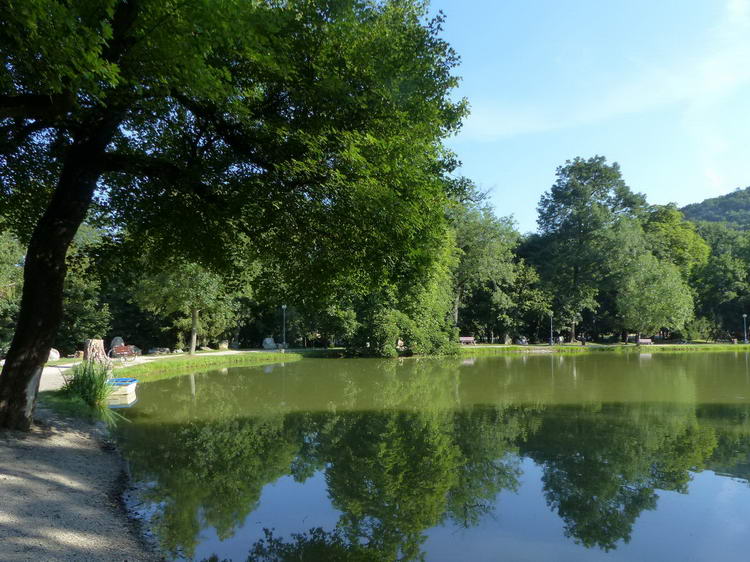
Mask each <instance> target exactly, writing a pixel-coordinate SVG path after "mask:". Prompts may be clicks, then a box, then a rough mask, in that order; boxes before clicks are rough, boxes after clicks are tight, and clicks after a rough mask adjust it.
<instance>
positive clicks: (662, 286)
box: [617, 254, 693, 335]
mask: <svg viewBox="0 0 750 562" xmlns="http://www.w3.org/2000/svg"><path fill="white" fill-rule="evenodd" d="M617 308H618V311H619V314H620V316H621V317H622V321H623V324H624V326H625V327H626V328H627V329H630V330H634V331H636V332H637V333H638V334H644V335H651V334H653V333H655V332H657V331H658V330H660V329H662V328H667V329H670V330H681V329H682V328H683V327H684V326H685V323H686V322H688V321H689V320H691V319H692V317H693V298H692V295H691V294H690V289H689V288H688V286H687V285H686V284H685V282H684V281H683V280H682V277H681V275H680V272H679V270H678V269H677V268H676V267H675V266H673V265H671V264H669V263H664V262H659V261H658V260H657V259H656V258H655V257H653V256H652V255H651V254H643V256H641V257H640V258H639V259H638V260H637V261H636V263H635V265H634V267H633V269H632V270H631V272H630V273H629V275H627V276H626V277H624V278H623V279H622V284H621V287H620V291H619V294H618V296H617Z"/></svg>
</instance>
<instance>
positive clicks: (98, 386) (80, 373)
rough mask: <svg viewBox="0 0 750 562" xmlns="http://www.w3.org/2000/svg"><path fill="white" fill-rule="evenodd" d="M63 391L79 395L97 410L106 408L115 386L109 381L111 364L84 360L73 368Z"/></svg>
mask: <svg viewBox="0 0 750 562" xmlns="http://www.w3.org/2000/svg"><path fill="white" fill-rule="evenodd" d="M70 371H71V375H70V377H69V378H68V379H67V380H66V381H65V385H64V386H63V389H62V390H63V392H65V393H66V394H68V395H71V396H77V397H78V398H80V399H81V400H83V402H85V403H86V404H87V405H88V406H90V407H91V408H93V409H95V410H99V409H103V408H106V406H107V398H109V396H110V394H112V392H113V391H114V390H115V388H114V387H113V386H112V385H111V384H108V383H107V379H109V366H108V365H104V364H102V363H99V362H97V361H82V362H81V363H78V364H77V365H75V366H74V367H73V368H72V369H71V370H70Z"/></svg>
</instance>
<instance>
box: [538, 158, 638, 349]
mask: <svg viewBox="0 0 750 562" xmlns="http://www.w3.org/2000/svg"><path fill="white" fill-rule="evenodd" d="M644 206H645V198H644V197H643V196H642V195H640V194H638V193H634V192H632V191H631V190H630V188H629V187H628V186H627V184H626V183H625V181H624V180H623V178H622V174H621V172H620V167H619V166H618V164H617V163H613V164H607V160H606V158H604V157H603V156H594V157H592V158H588V159H583V158H575V159H573V160H569V161H567V162H566V163H565V165H564V166H560V167H559V168H558V169H557V179H556V181H555V183H554V185H553V186H552V188H551V189H550V190H549V192H547V193H545V194H544V195H543V196H542V198H541V200H540V202H539V207H538V211H539V218H538V219H537V223H538V225H539V231H540V233H541V236H540V240H539V241H538V243H537V244H538V248H539V249H540V252H539V253H538V255H537V256H536V260H537V263H538V265H539V268H540V271H541V273H542V276H543V278H544V279H545V280H546V281H547V282H548V284H549V287H550V293H552V294H553V295H554V300H555V302H554V312H555V315H556V316H557V317H558V318H561V320H562V321H563V322H565V323H567V324H568V325H570V328H571V330H570V339H571V341H573V340H574V339H575V335H576V334H575V331H576V330H575V328H576V324H578V323H580V321H581V319H582V315H583V313H584V312H585V311H591V312H593V311H595V310H596V309H597V307H598V302H597V299H596V297H597V295H598V293H599V290H600V283H601V280H602V279H603V277H604V276H605V274H606V271H605V264H604V257H605V256H606V255H607V254H606V251H605V248H606V247H607V241H608V239H609V236H608V234H609V233H610V232H611V231H612V229H613V228H615V226H616V225H617V224H618V223H619V222H620V221H621V220H624V219H627V218H634V217H637V216H638V215H639V214H641V213H642V211H643V207H644Z"/></svg>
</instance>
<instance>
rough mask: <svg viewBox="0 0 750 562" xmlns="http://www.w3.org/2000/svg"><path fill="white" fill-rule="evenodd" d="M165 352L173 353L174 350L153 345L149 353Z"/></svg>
mask: <svg viewBox="0 0 750 562" xmlns="http://www.w3.org/2000/svg"><path fill="white" fill-rule="evenodd" d="M164 353H172V350H171V349H169V348H168V347H152V348H151V349H149V350H148V354H149V355H156V354H164Z"/></svg>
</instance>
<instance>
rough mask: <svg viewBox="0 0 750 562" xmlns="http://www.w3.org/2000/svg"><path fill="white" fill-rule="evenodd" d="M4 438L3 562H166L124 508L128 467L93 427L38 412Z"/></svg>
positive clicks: (0, 447) (0, 492) (0, 461)
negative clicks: (31, 423) (23, 428)
mask: <svg viewBox="0 0 750 562" xmlns="http://www.w3.org/2000/svg"><path fill="white" fill-rule="evenodd" d="M37 420H38V423H37V424H36V425H35V427H34V428H33V429H32V431H31V432H29V433H17V432H3V431H0V560H3V561H7V562H11V561H21V560H28V561H37V560H43V561H47V560H49V561H53V560H54V561H56V560H66V561H68V560H70V561H72V560H76V561H78V560H81V561H88V560H92V561H93V560H115V561H116V560H123V561H124V560H127V561H141V560H144V561H145V560H159V559H160V558H159V557H158V556H157V555H155V554H153V553H152V552H151V550H150V549H149V548H148V547H147V546H146V545H145V544H144V543H142V542H141V539H140V538H139V537H140V533H139V532H138V530H137V528H136V524H135V523H134V522H133V521H132V520H130V519H128V517H127V516H126V515H125V511H124V509H123V507H122V505H121V503H120V501H121V500H120V497H121V491H122V487H123V486H124V484H125V472H124V464H123V461H122V459H121V458H120V456H119V455H118V454H117V453H116V452H115V451H114V450H113V448H112V447H111V446H108V445H107V443H106V441H105V440H104V439H103V436H102V433H101V432H100V431H98V430H97V429H96V428H94V427H93V426H91V425H89V424H86V423H85V422H79V421H71V420H67V419H62V418H60V417H58V416H56V415H55V414H53V413H52V412H50V411H48V410H45V409H42V408H37Z"/></svg>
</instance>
